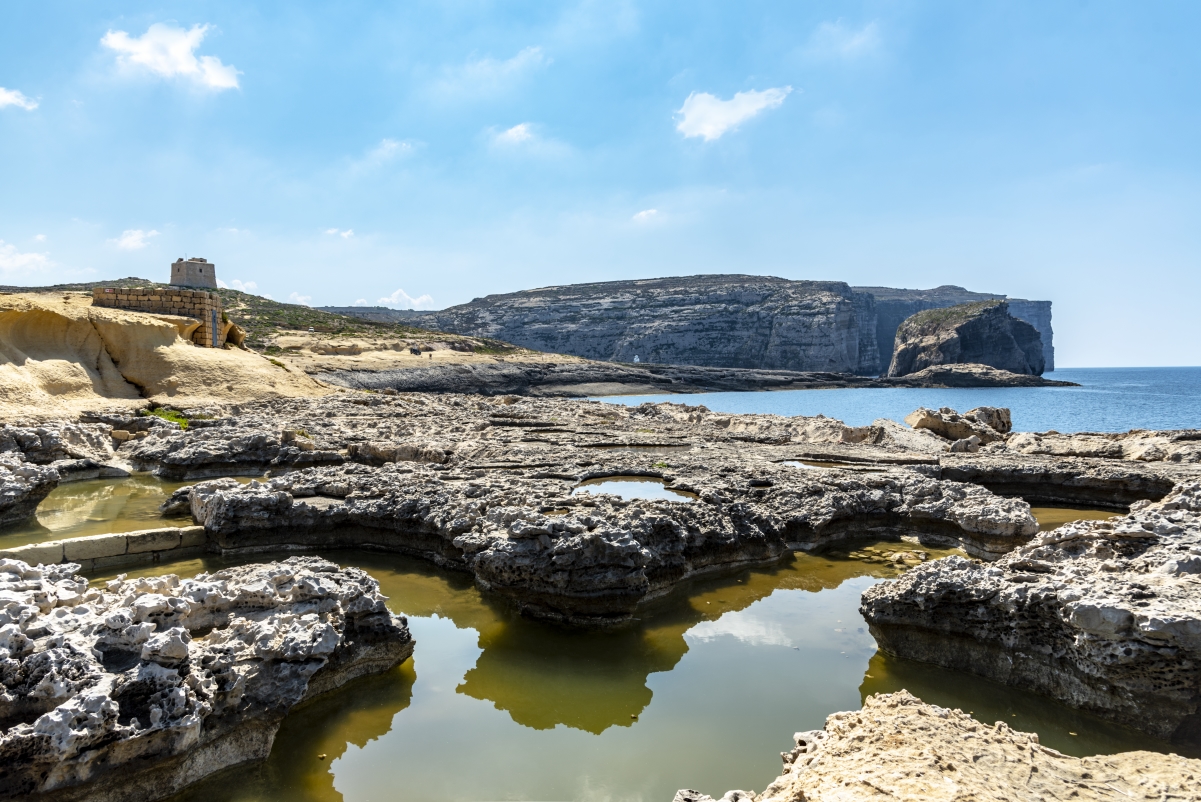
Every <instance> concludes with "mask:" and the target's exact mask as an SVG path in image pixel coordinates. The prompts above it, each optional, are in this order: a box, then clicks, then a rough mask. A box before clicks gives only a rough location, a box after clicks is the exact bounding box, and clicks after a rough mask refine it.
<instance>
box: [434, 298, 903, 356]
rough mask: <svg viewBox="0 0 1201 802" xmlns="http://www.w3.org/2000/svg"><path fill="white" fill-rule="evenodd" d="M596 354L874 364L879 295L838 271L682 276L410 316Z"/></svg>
mask: <svg viewBox="0 0 1201 802" xmlns="http://www.w3.org/2000/svg"><path fill="white" fill-rule="evenodd" d="M411 320H412V322H413V323H414V324H416V325H420V326H427V327H429V328H434V329H439V330H442V331H451V332H456V333H465V332H470V333H472V334H475V335H478V336H486V337H494V338H496V339H500V340H505V341H506V342H511V343H516V344H518V345H522V346H525V347H527V348H536V349H539V350H542V351H552V352H555V353H563V354H573V355H575V356H582V357H587V358H589V359H601V360H612V361H619V362H632V361H634V357H635V356H637V357H639V359H640V361H642V362H656V363H663V364H684V365H700V366H711V367H747V368H761V369H774V370H806V371H809V370H821V371H835V372H840V373H861V374H872V373H877V372H878V370H879V362H880V358H879V352H878V351H877V347H876V332H875V321H876V315H875V302H874V300H873V299H872V297H871V296H870V295H867V294H865V293H857V292H854V291H852V290H851V288H850V287H849V286H847V285H846V284H844V283H843V282H840V281H789V280H787V279H781V278H774V277H771V276H742V275H714V276H685V277H677V278H656V279H645V280H639V281H610V282H602V283H596V284H573V285H568V286H562V287H545V288H542V289H537V290H527V291H525V292H518V293H509V294H506V295H489V296H487V297H485V298H479V299H476V300H474V301H472V302H471V303H468V304H463V305H461V306H455V307H451V308H449V309H444V310H442V311H441V312H431V313H429V314H426V315H422V316H419V317H413V318H411Z"/></svg>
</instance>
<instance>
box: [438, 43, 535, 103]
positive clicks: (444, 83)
mask: <svg viewBox="0 0 1201 802" xmlns="http://www.w3.org/2000/svg"><path fill="white" fill-rule="evenodd" d="M550 63H551V59H550V58H549V57H547V56H546V54H545V53H543V52H542V48H541V47H527V48H525V49H524V50H522V51H521V52H519V53H518V54H517V55H515V56H513V57H512V58H508V59H503V60H501V59H495V58H477V59H468V60H467V62H466V63H464V64H459V65H456V66H454V67H446V68H444V69H443V70H442V76H441V77H440V78H439V79H438V80H436V81H435V82H434V84H433V86H432V91H433V93H434V94H435V95H436V96H437V97H439V98H441V99H447V100H450V99H455V98H458V97H481V96H492V95H497V94H500V93H502V92H507V91H509V90H510V89H512V88H513V87H514V86H516V85H517V84H518V83H519V82H520V81H521V80H522V79H523V78H525V76H527V75H528V74H530V73H531V72H533V71H534V70H537V69H540V68H542V67H545V66H547V65H548V64H550Z"/></svg>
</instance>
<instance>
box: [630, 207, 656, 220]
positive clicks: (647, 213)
mask: <svg viewBox="0 0 1201 802" xmlns="http://www.w3.org/2000/svg"><path fill="white" fill-rule="evenodd" d="M657 214H659V210H658V209H643V210H642V211H640V212H638V213H637V214H635V215H634V216H633V217H632V218H630V219H631V220H633V221H634V222H635V223H649V222H650V221H651V220H653V219H654V218H655V215H657Z"/></svg>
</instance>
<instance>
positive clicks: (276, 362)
mask: <svg viewBox="0 0 1201 802" xmlns="http://www.w3.org/2000/svg"><path fill="white" fill-rule="evenodd" d="M267 361H268V362H270V363H271V364H272V365H275V367H277V368H279V369H280V370H282V371H284V372H285V373H286V372H288V366H287V365H285V364H284V363H283V362H280V361H279V360H278V359H272V358H271V357H267Z"/></svg>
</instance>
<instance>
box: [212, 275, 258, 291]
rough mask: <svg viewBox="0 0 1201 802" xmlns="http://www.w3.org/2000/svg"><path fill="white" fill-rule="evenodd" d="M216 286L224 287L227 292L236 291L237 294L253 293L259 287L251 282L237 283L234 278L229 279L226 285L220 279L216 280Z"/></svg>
mask: <svg viewBox="0 0 1201 802" xmlns="http://www.w3.org/2000/svg"><path fill="white" fill-rule="evenodd" d="M217 286H218V287H224V288H225V289H227V290H238V291H239V292H254V291H255V290H257V289H258V288H259V285H258V284H257V283H255V282H253V281H239V280H238V279H236V278H235V279H231V280H230V282H229V283H228V284H226V283H225V282H224V281H222V280H221V279H217Z"/></svg>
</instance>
